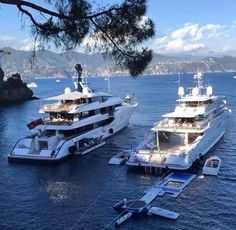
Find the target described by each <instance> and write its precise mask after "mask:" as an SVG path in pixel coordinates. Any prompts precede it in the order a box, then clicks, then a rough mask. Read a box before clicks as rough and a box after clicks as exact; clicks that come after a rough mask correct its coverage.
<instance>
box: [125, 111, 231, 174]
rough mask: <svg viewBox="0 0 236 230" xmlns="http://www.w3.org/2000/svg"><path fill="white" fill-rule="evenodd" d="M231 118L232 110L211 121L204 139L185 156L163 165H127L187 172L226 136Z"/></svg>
mask: <svg viewBox="0 0 236 230" xmlns="http://www.w3.org/2000/svg"><path fill="white" fill-rule="evenodd" d="M229 117H230V110H228V109H226V110H225V111H224V113H222V114H221V115H220V116H218V117H216V118H215V119H213V120H212V121H210V122H209V127H208V128H207V129H206V130H205V132H204V135H203V136H202V138H201V139H200V140H199V141H198V142H197V143H195V144H194V145H192V147H191V149H190V150H189V151H187V152H186V153H185V154H184V156H170V157H169V159H168V161H167V162H165V163H163V164H157V163H151V162H140V161H138V162H135V160H129V161H128V162H126V164H127V165H128V166H129V167H155V168H165V169H173V170H187V169H189V168H190V167H191V166H192V164H193V163H194V162H195V161H196V160H198V159H199V158H200V157H201V156H204V155H205V154H206V153H208V152H209V151H210V150H211V149H212V148H213V147H214V146H215V145H216V144H217V143H218V142H219V141H220V139H221V138H222V137H223V136H224V134H225V131H226V128H227V123H228V120H229ZM169 162H170V163H169ZM173 162H178V164H174V163H173Z"/></svg>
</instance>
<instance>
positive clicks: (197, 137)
mask: <svg viewBox="0 0 236 230" xmlns="http://www.w3.org/2000/svg"><path fill="white" fill-rule="evenodd" d="M194 80H195V81H196V82H197V85H196V86H195V87H191V88H189V94H187V95H185V94H184V88H183V87H179V89H178V94H179V99H178V100H177V106H176V108H175V110H174V112H171V113H167V114H165V115H163V119H162V120H161V121H160V122H157V123H155V125H154V127H153V128H152V134H151V135H150V136H148V137H146V138H145V141H144V142H143V143H141V144H140V146H139V147H138V150H137V151H136V152H135V153H133V154H131V155H130V158H129V160H128V161H127V162H126V164H128V165H129V166H141V167H145V169H147V170H148V169H149V170H150V168H152V167H154V168H155V169H157V168H159V169H163V168H167V169H176V170H186V169H188V168H190V167H191V166H192V164H193V162H194V161H196V160H197V159H199V158H200V157H201V156H203V155H204V154H206V153H207V152H208V151H209V150H210V149H211V148H212V147H213V146H214V145H215V144H216V143H217V142H218V141H219V140H220V138H221V137H222V136H223V135H224V133H225V130H226V125H227V121H228V119H229V115H230V113H231V111H230V110H229V109H228V108H227V107H226V102H225V101H224V100H222V99H221V98H220V97H218V96H213V95H212V92H213V89H212V87H211V86H208V87H203V85H202V80H203V75H202V74H201V73H197V74H196V75H195V76H194Z"/></svg>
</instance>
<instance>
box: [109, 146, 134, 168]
mask: <svg viewBox="0 0 236 230" xmlns="http://www.w3.org/2000/svg"><path fill="white" fill-rule="evenodd" d="M130 153H131V150H127V151H123V152H120V153H118V154H117V155H115V156H114V157H112V158H111V159H110V161H109V164H110V165H121V164H124V163H125V162H126V161H127V160H128V159H129V156H130Z"/></svg>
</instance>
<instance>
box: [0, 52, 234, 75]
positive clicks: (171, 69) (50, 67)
mask: <svg viewBox="0 0 236 230" xmlns="http://www.w3.org/2000/svg"><path fill="white" fill-rule="evenodd" d="M8 49H9V48H8ZM32 57H33V54H32V52H30V51H20V50H14V49H11V55H8V56H3V57H2V60H1V63H2V68H3V70H4V72H5V75H6V76H11V75H12V74H13V73H16V72H18V73H20V74H21V76H23V77H57V78H58V77H69V76H71V75H73V74H74V73H75V71H74V65H75V64H77V63H81V64H82V65H83V66H85V65H86V67H84V69H86V72H87V74H88V75H91V76H97V75H98V76H105V75H108V74H110V75H118V76H121V75H128V72H127V71H126V70H122V69H121V68H120V67H119V66H116V65H115V63H114V61H112V60H110V59H109V60H104V58H103V56H102V54H100V53H95V54H92V55H86V54H84V53H78V52H73V51H69V52H65V53H55V52H52V51H48V50H43V51H42V50H39V51H36V55H35V57H34V58H32ZM197 70H200V71H203V72H230V71H236V58H234V57H230V56H225V57H221V58H219V57H203V58H200V57H196V58H195V57H191V56H190V57H168V56H163V55H158V54H154V57H153V61H152V62H151V64H150V65H149V66H148V68H147V69H146V71H145V73H144V74H148V75H149V74H171V73H178V72H181V73H188V72H196V71H197Z"/></svg>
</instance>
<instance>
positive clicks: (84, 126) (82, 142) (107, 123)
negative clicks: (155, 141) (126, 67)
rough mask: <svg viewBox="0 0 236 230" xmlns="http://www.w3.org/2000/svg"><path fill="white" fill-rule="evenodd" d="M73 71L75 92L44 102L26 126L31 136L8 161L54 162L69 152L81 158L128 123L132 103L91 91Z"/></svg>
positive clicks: (132, 101)
mask: <svg viewBox="0 0 236 230" xmlns="http://www.w3.org/2000/svg"><path fill="white" fill-rule="evenodd" d="M76 70H77V72H78V82H75V85H76V87H77V91H74V92H71V90H70V88H66V89H65V93H64V94H61V95H58V96H55V97H51V98H47V99H45V102H46V104H44V105H42V106H41V108H40V110H39V113H41V114H42V118H40V119H38V120H35V121H33V122H31V123H30V124H28V127H29V128H30V129H32V130H33V131H34V132H35V133H34V134H33V135H32V136H29V137H25V138H23V139H20V140H19V141H18V142H17V143H16V145H15V146H14V148H13V150H12V152H11V153H10V154H9V155H8V158H9V160H35V161H58V160H61V159H63V158H65V157H67V156H68V155H70V154H73V153H75V154H80V155H83V154H85V153H88V152H89V151H92V150H94V149H95V148H97V147H99V146H101V145H103V144H104V139H105V138H107V137H109V136H111V135H113V134H115V133H117V132H118V131H120V130H121V129H122V128H124V127H125V126H126V125H127V124H128V122H129V120H130V117H131V116H132V113H133V112H134V109H135V107H136V106H137V103H136V102H135V100H134V99H133V98H131V97H128V98H126V99H125V100H124V101H122V99H121V98H119V97H114V96H111V95H110V94H108V93H103V92H95V91H92V90H91V89H90V88H89V87H88V85H87V81H86V78H84V77H83V78H82V77H81V75H82V68H81V66H80V65H79V64H78V65H76Z"/></svg>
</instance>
